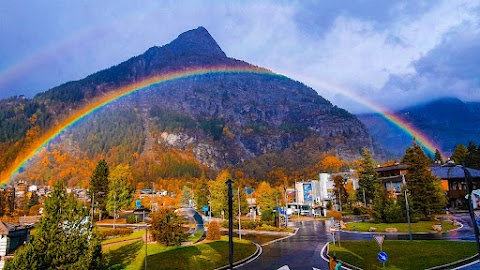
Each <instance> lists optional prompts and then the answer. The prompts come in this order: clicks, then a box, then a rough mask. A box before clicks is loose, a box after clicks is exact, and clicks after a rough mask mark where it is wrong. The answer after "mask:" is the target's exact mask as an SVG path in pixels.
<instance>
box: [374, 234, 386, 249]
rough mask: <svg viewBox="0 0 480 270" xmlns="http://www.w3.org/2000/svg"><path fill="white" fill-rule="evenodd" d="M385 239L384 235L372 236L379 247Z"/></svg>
mask: <svg viewBox="0 0 480 270" xmlns="http://www.w3.org/2000/svg"><path fill="white" fill-rule="evenodd" d="M384 238H385V235H374V236H373V239H375V241H376V242H377V244H378V246H379V247H382V244H383V239H384Z"/></svg>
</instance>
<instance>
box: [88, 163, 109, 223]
mask: <svg viewBox="0 0 480 270" xmlns="http://www.w3.org/2000/svg"><path fill="white" fill-rule="evenodd" d="M109 174H110V172H109V169H108V164H107V162H106V161H105V160H104V159H102V160H100V161H99V162H98V163H97V166H96V167H95V170H94V171H93V173H92V176H91V177H90V185H89V187H88V188H89V190H88V192H89V196H90V201H93V202H94V204H95V205H93V206H92V207H96V205H98V208H97V209H98V210H99V213H100V219H101V215H102V212H105V211H106V198H107V195H108V184H109V182H108V176H109Z"/></svg>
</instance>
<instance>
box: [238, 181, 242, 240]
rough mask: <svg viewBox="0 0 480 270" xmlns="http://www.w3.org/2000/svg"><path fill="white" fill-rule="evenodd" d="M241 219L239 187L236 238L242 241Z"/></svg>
mask: <svg viewBox="0 0 480 270" xmlns="http://www.w3.org/2000/svg"><path fill="white" fill-rule="evenodd" d="M241 217H242V211H241V207H240V187H238V238H240V239H242V225H241V224H240V218H241Z"/></svg>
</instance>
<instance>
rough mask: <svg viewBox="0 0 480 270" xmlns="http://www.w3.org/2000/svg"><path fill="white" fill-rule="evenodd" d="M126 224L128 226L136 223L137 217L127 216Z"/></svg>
mask: <svg viewBox="0 0 480 270" xmlns="http://www.w3.org/2000/svg"><path fill="white" fill-rule="evenodd" d="M127 223H128V224H134V223H138V218H137V216H136V215H134V214H131V215H128V216H127Z"/></svg>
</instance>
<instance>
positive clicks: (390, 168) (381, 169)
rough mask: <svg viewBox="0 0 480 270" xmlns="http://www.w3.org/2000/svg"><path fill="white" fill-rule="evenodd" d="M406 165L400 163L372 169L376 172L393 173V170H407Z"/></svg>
mask: <svg viewBox="0 0 480 270" xmlns="http://www.w3.org/2000/svg"><path fill="white" fill-rule="evenodd" d="M408 166H409V165H408V164H405V163H400V164H398V163H397V164H395V165H391V166H382V167H377V168H374V170H375V171H376V172H384V171H393V170H405V169H408Z"/></svg>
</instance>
